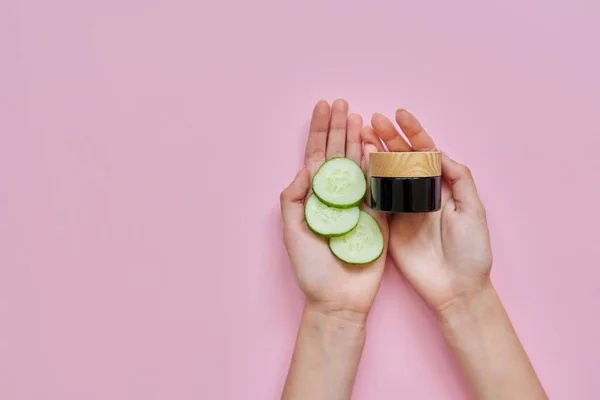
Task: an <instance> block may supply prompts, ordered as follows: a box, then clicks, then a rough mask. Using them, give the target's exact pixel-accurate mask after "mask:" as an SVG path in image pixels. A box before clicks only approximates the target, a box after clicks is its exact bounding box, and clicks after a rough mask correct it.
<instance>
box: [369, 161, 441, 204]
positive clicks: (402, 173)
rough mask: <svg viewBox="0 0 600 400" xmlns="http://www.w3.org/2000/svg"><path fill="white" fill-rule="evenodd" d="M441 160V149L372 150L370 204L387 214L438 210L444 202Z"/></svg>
mask: <svg viewBox="0 0 600 400" xmlns="http://www.w3.org/2000/svg"><path fill="white" fill-rule="evenodd" d="M441 162H442V158H441V153H440V152H437V151H431V152H417V151H415V152H381V153H371V154H370V155H369V177H368V178H369V185H370V189H369V200H370V207H371V208H372V209H373V210H376V211H382V212H387V213H423V212H434V211H438V210H439V209H440V206H441V202H442V181H441V175H442V164H441Z"/></svg>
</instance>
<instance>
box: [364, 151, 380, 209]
mask: <svg viewBox="0 0 600 400" xmlns="http://www.w3.org/2000/svg"><path fill="white" fill-rule="evenodd" d="M363 152H364V155H363V158H362V159H361V160H360V161H361V162H360V166H361V168H362V170H363V173H364V174H365V178H366V179H367V195H366V196H365V204H366V205H367V206H369V207H371V178H370V177H369V156H370V155H371V154H372V153H377V147H376V146H375V145H373V144H370V143H365V145H364V147H363Z"/></svg>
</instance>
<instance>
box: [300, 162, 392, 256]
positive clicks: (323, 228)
mask: <svg viewBox="0 0 600 400" xmlns="http://www.w3.org/2000/svg"><path fill="white" fill-rule="evenodd" d="M312 186H313V193H312V194H311V195H310V197H309V198H308V200H307V201H306V206H305V209H304V214H305V217H306V223H307V224H308V227H309V228H310V230H311V231H313V232H314V233H316V234H317V235H320V236H323V237H326V238H329V249H330V250H331V252H332V253H333V254H334V255H335V256H336V257H337V258H339V259H340V260H342V261H344V262H345V263H347V264H356V265H362V264H369V263H372V262H373V261H375V260H377V259H378V258H379V257H380V256H381V254H382V253H383V235H382V234H381V230H380V229H379V225H378V224H377V221H376V220H375V218H373V217H372V216H370V215H369V214H367V213H366V212H364V211H361V210H360V209H359V205H360V203H361V202H362V200H363V197H364V196H365V193H366V190H367V181H366V180H365V176H364V174H363V172H362V170H361V169H360V167H359V166H358V165H357V164H356V163H355V162H354V161H352V160H351V159H349V158H343V157H339V158H332V159H331V160H329V161H327V162H326V163H324V164H323V165H322V166H321V168H319V170H318V171H317V173H316V174H315V176H314V177H313V181H312Z"/></svg>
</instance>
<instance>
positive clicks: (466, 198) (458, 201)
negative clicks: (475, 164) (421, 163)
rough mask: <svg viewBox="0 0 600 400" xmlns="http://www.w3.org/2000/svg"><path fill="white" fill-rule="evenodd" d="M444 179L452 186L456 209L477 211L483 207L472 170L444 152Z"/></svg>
mask: <svg viewBox="0 0 600 400" xmlns="http://www.w3.org/2000/svg"><path fill="white" fill-rule="evenodd" d="M442 179H444V180H445V181H446V182H447V183H448V184H449V185H450V187H451V190H452V197H453V199H454V203H455V205H456V210H457V211H459V212H461V211H466V212H477V211H481V210H482V209H483V205H482V204H481V200H480V199H479V195H478V193H477V187H476V186H475V181H474V180H473V175H472V174H471V171H470V170H469V168H467V167H466V166H464V165H462V164H459V163H457V162H456V161H454V160H452V159H451V158H450V157H448V156H447V155H446V154H445V153H442Z"/></svg>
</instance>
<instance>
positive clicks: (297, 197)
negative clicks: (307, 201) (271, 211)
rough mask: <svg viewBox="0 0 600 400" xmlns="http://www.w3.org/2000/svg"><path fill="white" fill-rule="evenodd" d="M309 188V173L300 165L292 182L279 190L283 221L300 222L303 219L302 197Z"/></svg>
mask: <svg viewBox="0 0 600 400" xmlns="http://www.w3.org/2000/svg"><path fill="white" fill-rule="evenodd" d="M309 188H310V174H309V172H308V170H307V168H305V167H302V169H301V170H300V171H299V172H298V174H297V175H296V177H295V178H294V180H293V181H292V183H290V185H289V186H288V187H287V188H286V189H285V190H284V191H283V192H281V196H280V197H279V201H280V203H281V214H282V215H283V221H284V223H288V222H292V223H294V222H302V221H303V220H304V198H305V197H306V194H307V193H308V189H309Z"/></svg>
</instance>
